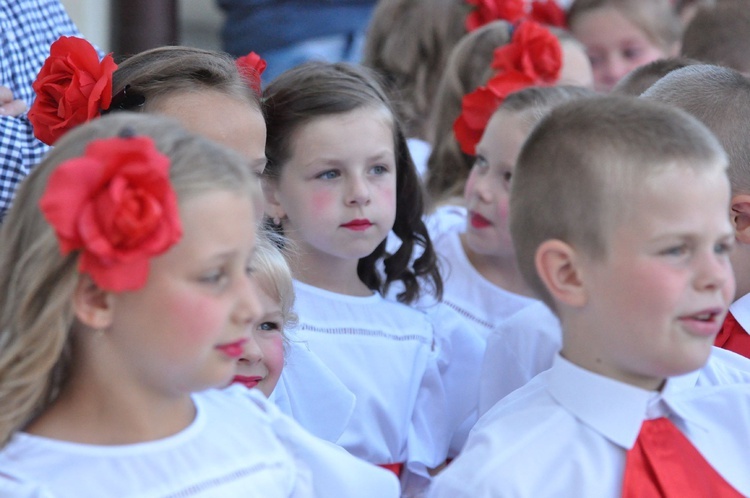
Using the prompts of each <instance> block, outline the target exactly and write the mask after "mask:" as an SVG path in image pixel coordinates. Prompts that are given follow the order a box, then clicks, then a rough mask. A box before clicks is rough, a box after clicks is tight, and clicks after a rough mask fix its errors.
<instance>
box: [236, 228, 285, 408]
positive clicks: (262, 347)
mask: <svg viewBox="0 0 750 498" xmlns="http://www.w3.org/2000/svg"><path fill="white" fill-rule="evenodd" d="M269 235H270V234H264V233H263V232H261V233H259V234H258V239H257V240H256V244H255V255H254V258H253V270H254V273H253V276H254V277H255V281H256V283H257V292H256V294H257V297H258V301H259V304H260V307H261V310H262V311H261V313H259V314H258V316H257V320H256V322H255V323H254V324H253V334H252V336H251V337H250V338H249V340H248V341H247V342H246V343H245V345H244V347H243V350H242V355H241V356H240V357H239V359H238V360H237V373H236V374H235V376H234V378H233V379H232V382H233V383H236V384H242V385H244V386H245V387H247V388H250V389H252V388H254V387H257V388H258V389H259V390H260V391H261V392H262V393H263V394H265V395H266V397H269V396H271V392H273V390H274V388H275V387H276V384H277V383H278V381H279V377H280V376H281V369H282V368H283V366H284V330H285V329H286V328H287V327H289V326H293V325H294V324H295V322H296V316H295V314H294V312H293V311H292V306H293V305H294V288H293V286H292V272H291V270H290V269H289V265H288V264H287V262H286V259H284V255H283V254H281V251H279V249H278V248H277V247H276V245H275V244H274V243H273V242H271V239H270V238H269Z"/></svg>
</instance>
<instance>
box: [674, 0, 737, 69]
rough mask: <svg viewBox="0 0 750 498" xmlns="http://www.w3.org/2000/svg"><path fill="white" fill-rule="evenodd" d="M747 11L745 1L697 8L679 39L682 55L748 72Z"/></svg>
mask: <svg viewBox="0 0 750 498" xmlns="http://www.w3.org/2000/svg"><path fill="white" fill-rule="evenodd" d="M748 46H750V10H748V5H747V3H746V2H737V1H728V2H719V3H718V5H716V7H704V8H701V9H699V10H698V11H697V12H696V14H695V16H694V17H693V20H692V21H691V22H690V23H689V24H688V25H687V27H686V28H685V33H684V34H683V36H682V55H684V56H685V57H692V58H694V59H698V60H700V61H702V62H705V63H708V64H717V65H720V66H727V67H731V68H732V69H735V70H737V71H739V72H741V73H745V74H748V73H750V51H748Z"/></svg>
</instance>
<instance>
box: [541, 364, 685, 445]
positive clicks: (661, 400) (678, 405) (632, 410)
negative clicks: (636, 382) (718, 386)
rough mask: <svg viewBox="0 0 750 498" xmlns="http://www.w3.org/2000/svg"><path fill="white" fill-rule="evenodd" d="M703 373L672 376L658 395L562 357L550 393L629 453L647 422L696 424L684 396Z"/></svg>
mask: <svg viewBox="0 0 750 498" xmlns="http://www.w3.org/2000/svg"><path fill="white" fill-rule="evenodd" d="M699 374H700V370H696V371H695V372H690V373H688V374H686V375H681V376H679V377H671V378H669V379H667V382H666V384H665V386H664V388H663V389H662V391H661V392H654V391H647V390H645V389H641V388H639V387H635V386H632V385H630V384H626V383H624V382H620V381H618V380H615V379H611V378H609V377H605V376H603V375H599V374H596V373H594V372H591V371H589V370H586V369H584V368H581V367H579V366H577V365H574V364H573V363H571V362H570V361H568V360H566V359H565V358H563V357H562V356H560V355H559V354H558V355H557V356H556V357H555V359H554V361H553V363H552V368H551V369H550V371H549V377H548V379H549V383H548V390H549V393H550V395H551V396H552V398H553V399H555V401H557V402H558V403H559V404H560V405H561V406H563V407H564V408H565V409H567V410H568V411H569V412H570V413H571V414H573V416H575V417H576V418H577V419H578V420H579V421H580V422H581V423H583V424H585V425H587V426H589V427H590V428H592V429H593V430H595V431H596V432H598V433H599V434H601V435H602V436H604V437H605V438H607V439H608V440H610V441H611V442H612V443H614V444H616V445H617V446H620V447H622V448H624V449H626V450H629V449H630V448H632V447H633V445H634V444H635V440H636V439H637V438H638V433H639V432H640V430H641V425H642V424H643V421H644V420H645V419H649V418H655V417H658V416H669V417H670V418H671V419H673V420H674V419H675V418H678V419H686V420H690V421H691V422H692V421H694V419H695V418H696V417H694V415H693V414H692V412H691V410H690V409H689V408H688V407H686V406H684V404H683V403H682V402H681V399H680V398H681V397H682V396H680V394H681V393H684V392H689V391H691V390H692V388H693V387H695V385H696V382H697V380H698V376H699Z"/></svg>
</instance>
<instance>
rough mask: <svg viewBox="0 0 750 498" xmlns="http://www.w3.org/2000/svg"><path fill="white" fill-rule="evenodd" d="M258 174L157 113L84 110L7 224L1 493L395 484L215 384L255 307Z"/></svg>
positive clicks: (232, 365)
mask: <svg viewBox="0 0 750 498" xmlns="http://www.w3.org/2000/svg"><path fill="white" fill-rule="evenodd" d="M209 166H210V167H209ZM257 188H258V187H257V181H256V180H255V179H254V178H253V175H252V174H251V172H250V169H249V168H248V167H247V162H246V161H245V160H242V159H241V158H240V157H239V156H237V155H236V154H233V153H231V152H229V151H228V150H226V149H224V148H222V147H220V146H218V145H215V144H214V143H212V142H210V141H208V140H206V139H203V138H200V137H198V136H195V135H192V134H189V133H187V132H184V131H182V129H181V128H180V127H179V125H178V124H177V123H176V122H174V121H172V120H167V119H165V118H159V117H156V116H149V117H145V116H138V115H132V114H120V115H117V116H112V117H105V118H101V119H98V120H95V121H92V122H89V123H87V124H84V125H82V126H80V127H79V128H78V129H76V130H73V131H72V132H69V133H68V134H66V135H65V136H64V137H63V138H61V139H60V140H59V141H58V142H57V143H56V146H55V148H54V150H53V151H52V152H51V153H50V154H49V156H48V157H47V158H46V159H45V161H43V162H42V163H41V164H40V165H39V166H37V167H36V169H34V171H33V172H32V174H31V175H30V176H29V177H28V178H27V180H26V181H25V182H24V183H23V184H22V186H21V188H20V189H19V191H18V193H17V197H16V200H15V202H14V205H13V207H12V209H11V212H10V214H9V216H8V218H7V219H6V221H5V223H4V225H3V227H2V231H0V240H1V241H2V243H1V244H0V247H2V252H1V253H0V288H2V289H3V297H2V301H1V302H0V331H1V332H0V342H2V344H3V348H2V351H1V352H0V404H1V405H2V406H3V407H5V408H4V409H3V415H2V421H1V423H0V441H2V444H3V446H4V447H3V449H2V451H0V495H2V496H9V497H17V496H50V497H51V496H54V497H73V496H75V497H81V496H154V497H157V496H158V497H164V496H174V495H184V494H190V495H191V496H205V497H208V496H239V495H243V496H263V497H270V496H279V497H282V496H283V497H291V496H294V497H297V496H311V497H312V496H357V495H360V496H371V497H373V498H375V497H379V496H397V494H398V483H397V482H396V480H395V479H393V476H391V475H390V474H389V473H388V472H384V471H382V470H381V469H377V468H375V467H373V466H371V465H366V464H363V462H361V461H359V460H357V459H355V458H352V457H350V456H349V455H347V454H346V453H345V452H342V451H341V450H340V449H339V448H337V447H336V446H334V445H330V444H329V443H325V442H323V441H320V440H318V439H316V438H314V437H312V436H310V435H309V434H308V433H306V432H305V431H304V430H303V429H302V428H300V427H299V425H298V424H296V423H295V422H294V421H292V420H291V419H289V418H288V417H286V416H284V415H282V414H280V413H279V411H278V409H276V408H275V407H274V406H273V405H272V404H270V403H268V402H267V401H266V400H265V398H264V397H263V396H262V394H260V393H259V392H258V391H252V390H248V389H245V388H244V387H240V386H233V387H230V388H228V389H225V390H214V389H212V388H215V387H221V386H225V385H226V384H227V383H228V382H229V381H230V379H231V378H232V376H233V375H234V373H235V370H236V364H237V359H238V357H239V356H240V355H241V354H242V348H243V346H244V345H245V343H246V342H247V340H248V335H249V334H250V333H251V331H250V330H248V328H249V327H250V325H251V324H252V323H253V322H254V320H255V317H256V314H257V313H258V312H259V304H258V299H257V296H256V289H255V285H256V283H255V281H254V279H253V278H252V271H253V266H252V265H253V251H254V246H255V231H254V230H253V229H252V227H254V226H255V222H256V219H257V218H256V214H255V210H256V209H257V208H258V200H259V195H258V193H257ZM11 407H12V408H11Z"/></svg>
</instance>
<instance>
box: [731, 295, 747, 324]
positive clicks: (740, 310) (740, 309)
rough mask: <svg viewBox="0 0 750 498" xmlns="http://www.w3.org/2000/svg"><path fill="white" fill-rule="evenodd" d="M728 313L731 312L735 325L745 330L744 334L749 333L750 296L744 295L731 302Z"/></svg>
mask: <svg viewBox="0 0 750 498" xmlns="http://www.w3.org/2000/svg"><path fill="white" fill-rule="evenodd" d="M729 311H731V312H732V315H734V319H735V320H737V323H739V324H740V326H741V327H742V328H743V329H745V332H748V331H750V294H745V295H744V296H742V297H741V298H739V299H737V300H736V301H735V302H733V303H732V304H731V305H730V306H729Z"/></svg>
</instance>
